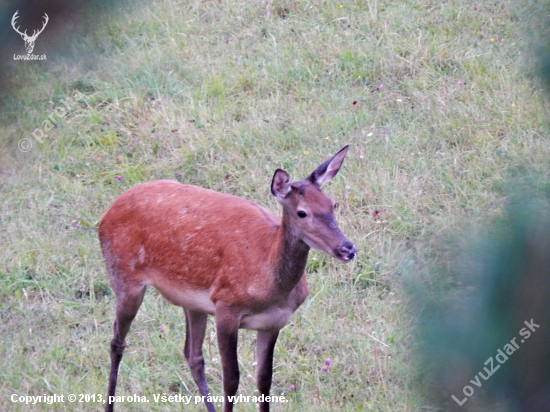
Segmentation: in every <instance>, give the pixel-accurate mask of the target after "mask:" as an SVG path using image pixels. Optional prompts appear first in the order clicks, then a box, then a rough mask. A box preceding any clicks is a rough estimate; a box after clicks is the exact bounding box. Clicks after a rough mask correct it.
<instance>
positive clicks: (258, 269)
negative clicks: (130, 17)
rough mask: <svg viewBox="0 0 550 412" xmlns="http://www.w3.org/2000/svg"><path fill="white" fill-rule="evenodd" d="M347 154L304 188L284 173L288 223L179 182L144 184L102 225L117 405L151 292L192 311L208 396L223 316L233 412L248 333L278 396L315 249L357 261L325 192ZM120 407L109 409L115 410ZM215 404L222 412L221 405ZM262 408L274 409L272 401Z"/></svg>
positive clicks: (189, 326)
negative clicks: (122, 371)
mask: <svg viewBox="0 0 550 412" xmlns="http://www.w3.org/2000/svg"><path fill="white" fill-rule="evenodd" d="M346 151H347V147H345V148H344V149H342V151H340V152H339V153H338V154H337V155H336V156H335V157H333V158H332V159H330V160H329V161H327V162H325V163H323V164H322V165H321V166H319V168H318V169H316V171H315V172H314V173H313V174H312V175H311V176H310V177H309V178H307V179H304V180H303V181H300V182H296V183H290V180H289V176H288V174H287V173H286V172H284V171H282V170H280V169H278V170H277V171H276V172H275V175H274V178H273V181H272V193H273V194H274V195H275V196H276V197H277V200H278V201H279V202H280V203H281V204H282V205H283V217H282V220H279V219H278V218H277V217H276V216H274V215H273V214H272V213H271V212H270V211H268V210H267V209H264V208H263V207H261V206H258V205H256V204H254V203H252V202H250V201H248V200H245V199H242V198H239V197H236V196H232V195H228V194H222V193H218V192H214V191H212V190H208V189H202V188H199V187H195V186H191V185H184V184H180V183H178V182H175V181H169V180H160V181H154V182H149V183H144V184H141V185H138V186H135V187H134V188H131V189H129V190H128V191H127V192H125V193H123V194H122V195H121V196H120V197H119V198H118V199H117V200H116V201H115V202H114V204H113V205H112V206H111V208H110V209H109V210H108V211H107V212H106V213H105V214H104V215H103V217H102V219H101V222H100V225H99V238H100V242H101V247H102V252H103V255H104V257H105V262H106V266H107V271H108V272H109V276H110V280H111V284H112V287H113V289H114V291H115V295H116V320H115V323H114V327H113V332H114V337H113V340H112V341H111V373H110V377H109V390H108V398H109V397H110V396H114V394H115V387H116V380H117V375H118V367H119V363H120V360H121V358H122V353H123V350H124V345H125V344H124V339H125V336H126V334H127V332H128V330H129V328H130V324H131V322H132V320H133V319H134V317H135V315H136V313H137V310H138V309H139V306H140V305H141V302H142V300H143V296H144V293H145V289H146V287H147V286H149V285H151V286H153V287H155V288H156V289H158V290H159V292H160V293H161V294H162V295H163V296H164V297H165V298H166V299H167V300H168V301H170V302H171V303H173V304H174V305H177V306H181V307H183V308H184V313H185V318H186V341H185V347H184V355H185V358H186V359H187V361H188V363H189V366H190V369H191V372H192V374H193V378H194V380H195V382H196V384H197V386H198V388H199V391H200V392H201V394H202V395H203V396H207V395H208V394H209V391H208V387H207V385H206V379H205V375H204V359H203V356H202V342H203V339H204V334H205V328H206V321H207V315H214V316H215V317H216V330H217V338H218V345H219V348H220V356H221V360H222V368H223V386H224V395H225V396H226V398H225V399H226V402H225V403H224V410H225V411H226V412H227V411H231V410H232V408H233V404H232V403H231V402H228V401H227V399H228V398H227V396H232V395H235V393H236V391H237V388H238V382H239V368H238V362H237V353H236V349H237V336H238V329H239V328H244V329H252V330H257V331H258V339H257V365H258V371H257V384H258V389H259V392H260V394H264V395H266V396H267V395H269V390H270V387H271V375H272V364H273V348H274V345H275V341H276V339H277V336H278V333H279V330H280V329H281V328H282V327H284V326H285V325H286V324H287V323H288V321H289V319H290V316H291V315H292V313H294V312H295V311H296V309H297V308H298V307H299V306H300V305H301V304H302V302H303V301H304V300H305V298H306V296H307V293H308V290H307V284H306V278H305V274H304V269H305V266H306V262H307V256H308V253H309V250H310V247H315V248H318V249H320V250H323V251H325V252H327V253H330V254H332V255H333V256H335V257H336V258H337V259H339V260H341V261H348V260H350V259H352V258H353V257H354V255H355V248H354V246H353V244H351V243H350V242H349V241H348V240H347V239H346V238H345V237H344V236H343V235H342V233H341V232H340V230H339V229H338V226H337V225H336V223H335V221H334V215H333V210H334V202H333V201H332V200H331V199H330V198H328V197H327V196H326V195H324V194H323V193H322V192H321V190H320V185H321V184H322V183H324V181H327V180H330V178H332V177H333V176H334V175H335V174H336V173H337V172H338V169H339V167H340V165H341V163H342V161H343V159H344V156H345V153H346ZM316 172H318V173H317V176H316V175H315V173H316ZM304 215H305V216H304ZM109 399H110V398H109ZM112 406H113V405H112V404H111V403H110V402H108V403H107V404H106V410H107V411H110V410H112ZM206 406H207V409H208V410H209V411H211V412H213V411H215V409H214V406H213V404H212V403H210V402H206ZM260 410H262V411H268V410H269V403H262V404H260Z"/></svg>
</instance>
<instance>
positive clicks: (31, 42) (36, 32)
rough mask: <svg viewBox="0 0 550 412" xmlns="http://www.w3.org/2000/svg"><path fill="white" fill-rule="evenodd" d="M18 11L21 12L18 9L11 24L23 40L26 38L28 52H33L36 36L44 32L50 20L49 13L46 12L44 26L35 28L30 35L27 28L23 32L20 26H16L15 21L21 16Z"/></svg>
mask: <svg viewBox="0 0 550 412" xmlns="http://www.w3.org/2000/svg"><path fill="white" fill-rule="evenodd" d="M17 13H19V10H17V11H16V12H15V14H14V15H13V17H12V19H11V26H12V27H13V29H14V30H15V31H16V32H17V33H19V34H20V35H21V38H22V39H23V40H25V48H26V49H27V53H28V54H31V53H32V51H33V49H34V42H35V41H36V38H37V37H38V35H39V34H40V33H42V32H43V31H44V28H45V27H46V24H48V21H49V20H50V18H49V17H48V15H47V14H46V13H44V24H43V25H42V28H41V29H40V30H34V31H33V33H32V36H29V35H27V30H25V31H24V32H23V33H21V32H20V31H19V26H17V27H15V21H16V20H17V18H18V17H19V16H18V15H17Z"/></svg>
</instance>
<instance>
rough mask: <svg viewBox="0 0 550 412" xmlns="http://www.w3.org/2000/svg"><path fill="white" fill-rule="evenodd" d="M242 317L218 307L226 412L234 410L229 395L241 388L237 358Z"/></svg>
mask: <svg viewBox="0 0 550 412" xmlns="http://www.w3.org/2000/svg"><path fill="white" fill-rule="evenodd" d="M239 323H240V317H237V316H236V315H235V314H234V312H232V311H231V310H230V309H228V310H224V309H219V308H216V332H217V335H218V347H219V350H220V357H221V361H222V373H223V392H224V404H223V410H224V412H232V411H233V402H231V401H230V400H229V397H230V396H231V397H233V396H235V394H236V393H237V389H238V388H239V362H238V360H237V340H238V335H239Z"/></svg>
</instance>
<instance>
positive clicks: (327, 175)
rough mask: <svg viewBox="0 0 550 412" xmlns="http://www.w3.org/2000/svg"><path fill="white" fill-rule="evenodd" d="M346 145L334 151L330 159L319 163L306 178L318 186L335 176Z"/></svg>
mask: <svg viewBox="0 0 550 412" xmlns="http://www.w3.org/2000/svg"><path fill="white" fill-rule="evenodd" d="M348 147H349V145H346V146H344V148H343V149H342V150H340V151H339V152H338V153H336V154H335V155H334V156H333V157H332V158H331V159H329V160H327V161H326V162H324V163H323V164H321V165H320V166H319V167H318V168H317V169H315V170H314V171H313V173H312V174H311V175H309V177H308V180H309V181H310V182H311V183H313V184H315V185H317V186H318V187H321V186H323V185H324V184H325V183H326V182H328V181H330V180H331V179H332V178H333V177H334V176H336V173H338V170H340V166H342V163H343V162H344V158H345V157H346V153H347V152H348Z"/></svg>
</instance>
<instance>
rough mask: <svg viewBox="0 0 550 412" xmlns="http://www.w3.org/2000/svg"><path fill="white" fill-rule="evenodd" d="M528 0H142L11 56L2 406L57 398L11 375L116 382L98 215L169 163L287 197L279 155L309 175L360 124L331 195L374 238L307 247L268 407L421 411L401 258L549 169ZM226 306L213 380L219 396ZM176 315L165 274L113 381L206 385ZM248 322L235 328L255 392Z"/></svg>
mask: <svg viewBox="0 0 550 412" xmlns="http://www.w3.org/2000/svg"><path fill="white" fill-rule="evenodd" d="M515 3H516V2H512V1H508V0H505V1H499V2H479V3H475V4H474V3H471V2H467V1H460V0H454V1H445V2H435V1H427V0H426V1H422V0H417V1H406V2H401V1H394V2H390V1H369V0H342V1H335V2H329V1H307V2H306V1H298V2H295V1H284V0H282V1H269V2H258V1H250V0H243V1H240V2H233V1H226V0H220V1H199V0H194V1H183V2H182V1H175V0H158V1H154V2H132V3H126V4H125V5H123V6H122V7H121V9H120V10H119V11H118V12H117V13H116V14H108V15H105V16H103V17H102V18H101V19H100V20H99V21H98V22H97V27H96V29H95V30H94V31H93V32H92V33H89V34H88V35H87V36H84V35H77V36H75V38H74V39H73V40H72V42H71V44H70V46H67V47H68V49H66V50H63V51H61V50H55V49H52V50H50V51H47V54H48V61H47V62H32V63H31V62H21V61H19V62H17V63H16V64H17V66H16V69H14V70H13V73H12V77H11V81H12V83H13V84H14V85H15V87H14V88H13V89H12V90H13V91H12V93H11V94H10V95H8V96H7V98H6V99H5V100H4V102H3V107H2V113H1V114H0V118H1V120H2V121H1V125H0V136H1V137H2V143H1V145H2V146H1V148H2V151H1V152H0V202H1V206H0V244H1V245H2V249H1V250H2V253H0V319H1V322H0V358H2V359H6V360H8V361H7V362H5V363H4V367H3V370H2V374H1V376H2V378H1V379H0V407H1V409H3V410H21V411H26V410H33V411H34V410H54V406H51V405H45V404H41V405H34V406H22V405H19V404H14V403H12V402H11V401H10V396H11V395H12V394H23V395H25V394H28V395H42V394H53V393H57V394H66V395H68V394H69V393H74V394H79V393H90V394H103V395H104V394H105V391H106V387H107V382H106V379H107V374H108V365H109V354H108V343H109V341H110V339H111V325H112V321H113V316H114V297H113V295H112V292H111V289H110V285H109V282H108V279H107V275H106V271H105V268H104V265H103V262H102V258H101V253H100V249H99V244H98V241H97V230H96V227H97V223H98V220H99V218H100V216H101V214H102V213H103V212H104V211H105V210H106V209H107V208H108V207H109V206H110V204H111V203H112V202H113V200H114V199H115V198H116V196H117V195H119V194H120V193H122V192H123V191H124V190H126V189H127V188H129V187H131V186H133V185H135V184H137V183H140V182H143V181H147V180H152V179H159V178H169V179H176V180H178V181H181V182H185V183H192V184H196V185H200V186H203V187H207V188H211V189H214V190H218V191H222V192H227V193H232V194H236V195H238V196H242V197H245V198H248V199H250V200H252V201H254V202H256V203H259V204H262V205H264V206H267V207H269V208H270V209H271V210H273V211H274V212H277V213H279V210H280V207H279V206H278V204H277V203H276V202H275V200H274V199H273V198H272V196H271V194H270V192H269V182H270V180H271V177H272V174H273V171H274V170H275V169H276V168H278V167H280V168H283V169H285V170H286V171H288V172H289V173H290V174H291V175H292V176H293V178H295V179H296V180H297V179H300V178H302V177H304V176H305V175H306V174H308V173H310V172H311V171H312V170H313V168H314V167H315V166H317V165H318V164H319V163H320V162H321V161H323V160H324V159H326V158H328V157H329V156H331V155H332V154H334V153H336V151H337V150H339V149H340V148H341V147H343V146H344V145H345V144H350V151H349V153H348V158H347V159H346V161H345V163H344V166H343V168H342V170H341V171H340V173H339V175H338V177H337V178H335V179H334V180H333V181H332V182H331V183H330V184H329V185H327V187H326V189H325V192H326V193H328V194H329V195H330V196H331V197H333V198H334V199H335V200H337V201H338V202H339V204H340V208H339V209H338V210H339V211H338V218H339V223H340V227H341V229H342V231H343V232H344V233H345V234H346V235H347V237H348V238H349V239H350V240H352V241H353V242H354V243H355V244H356V246H357V248H358V250H359V254H358V256H357V259H356V260H354V261H353V262H352V263H350V264H348V265H341V264H338V263H336V262H335V261H334V260H332V259H331V258H329V257H327V256H325V255H322V254H320V253H317V252H314V253H312V255H311V257H310V261H309V263H308V282H309V285H310V296H309V298H308V299H307V300H306V302H305V303H304V305H303V306H302V307H301V308H300V309H299V310H298V312H297V313H296V314H295V315H294V316H293V318H292V322H291V324H290V325H288V326H287V327H286V328H285V329H283V330H282V332H281V335H280V338H279V341H278V344H277V346H276V353H275V364H274V365H275V366H274V385H273V390H272V392H273V393H274V394H281V393H284V394H285V395H286V396H288V398H289V399H290V401H289V403H286V404H274V405H273V407H274V408H273V409H274V410H275V411H295V410H299V411H324V410H346V411H348V410H349V411H351V410H369V411H370V410H372V411H377V410H380V411H398V410H399V411H414V410H420V409H421V408H424V409H423V410H426V409H429V408H430V400H429V399H426V398H425V397H423V395H422V388H417V387H416V386H415V385H413V380H412V377H413V375H414V372H415V369H416V367H415V364H414V362H413V360H412V359H413V358H412V356H411V351H412V349H413V347H414V343H415V342H414V339H413V337H412V336H413V335H412V329H411V325H412V324H413V322H414V315H415V314H414V313H411V311H410V309H408V307H407V306H406V305H405V299H404V297H403V293H402V289H401V273H402V269H403V268H404V267H409V268H410V267H411V265H415V264H417V263H418V262H417V259H418V258H417V257H416V256H417V254H418V252H422V253H421V254H422V255H423V256H424V258H426V259H431V258H437V257H438V254H443V253H445V248H444V247H441V239H442V238H443V237H444V236H443V234H446V233H449V232H451V231H453V230H454V229H455V228H458V227H459V226H460V225H461V224H462V223H463V222H465V221H468V222H472V221H473V222H475V221H478V220H483V219H484V218H486V217H487V216H494V215H498V214H499V213H501V204H502V202H503V198H504V196H505V190H504V184H503V182H505V181H506V179H507V178H508V176H509V175H510V173H511V172H510V171H511V170H517V169H518V168H528V169H529V170H531V171H533V172H535V173H539V174H542V175H543V176H548V173H549V171H550V170H549V163H548V158H549V154H550V146H549V140H548V128H547V117H548V106H547V105H546V104H545V103H544V102H543V99H542V97H541V96H542V92H541V91H540V89H539V87H538V86H537V84H536V82H534V80H533V70H532V67H533V66H532V59H531V55H530V51H529V50H530V49H529V42H528V41H527V38H526V35H525V31H524V30H523V29H522V28H524V27H526V26H528V20H527V19H528V18H529V13H527V11H526V10H524V9H519V8H518V6H517V5H516V4H515ZM39 46H40V44H39V43H38V42H37V46H36V47H37V49H38V47H39ZM36 52H37V53H38V52H39V51H38V50H37V51H36ZM67 98H72V99H73V101H68V100H66V99H67ZM64 102H65V103H68V106H67V105H66V104H65V103H64ZM48 117H50V119H53V120H55V125H53V126H54V127H51V129H50V127H49V125H48V124H47V119H48ZM45 121H46V123H44V122H45ZM51 122H52V124H53V123H54V122H53V121H51ZM33 133H34V136H33ZM35 136H38V137H39V139H37V138H36V137H35ZM25 139H26V140H25ZM40 140H41V141H40ZM117 176H120V178H117ZM119 179H120V180H119ZM212 325H213V324H212V322H210V325H209V330H208V331H207V338H206V340H205V347H204V349H205V356H206V362H207V366H208V369H207V377H208V379H209V383H210V388H211V390H212V393H213V394H214V395H221V393H222V392H221V365H220V362H219V356H218V354H217V347H216V346H217V345H216V339H215V334H214V330H213V328H212ZM184 329H185V326H184V319H183V313H182V311H181V310H180V309H179V308H176V307H174V306H171V305H170V304H168V303H167V302H165V301H164V300H163V299H162V298H161V297H160V296H159V295H158V293H156V291H154V290H152V289H151V290H149V291H148V292H147V295H146V298H145V302H144V304H143V306H142V308H141V310H140V313H139V314H138V317H137V319H136V321H135V322H134V324H133V326H132V330H131V331H130V334H129V338H128V343H129V346H128V348H127V350H126V352H125V357H124V359H123V364H122V366H121V372H120V378H119V386H118V393H119V394H125V395H131V394H139V395H147V396H149V397H150V398H152V396H153V394H163V393H166V394H171V393H183V394H192V395H196V394H197V392H196V389H195V385H194V383H193V380H192V377H191V374H190V372H189V370H188V368H187V366H186V365H185V362H184V360H183V357H182V354H181V352H182V348H183V335H184ZM254 340H255V335H254V334H253V333H251V332H247V331H242V332H241V335H240V341H239V359H240V367H241V383H240V387H239V393H242V394H244V395H252V394H253V392H254V390H255V384H254V378H253V376H254V373H255V372H254V371H255V364H254V362H255V355H254V348H255V345H254ZM326 358H330V359H331V361H332V364H331V366H330V367H329V370H328V371H326V372H325V371H323V370H322V367H323V365H324V363H325V359H326ZM290 385H294V386H295V390H293V391H289V386H290ZM55 410H97V405H96V404H93V403H80V404H78V405H76V407H75V404H68V403H66V404H63V405H57V406H56V407H55ZM118 410H121V411H124V410H144V411H145V410H159V411H160V410H186V411H187V410H203V406H202V405H198V406H195V407H194V408H193V407H188V406H187V407H186V406H182V405H179V406H178V405H175V404H166V403H151V404H147V405H141V404H137V403H136V404H123V405H119V408H118ZM238 410H246V411H253V410H255V405H253V404H243V405H241V407H240V409H238Z"/></svg>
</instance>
